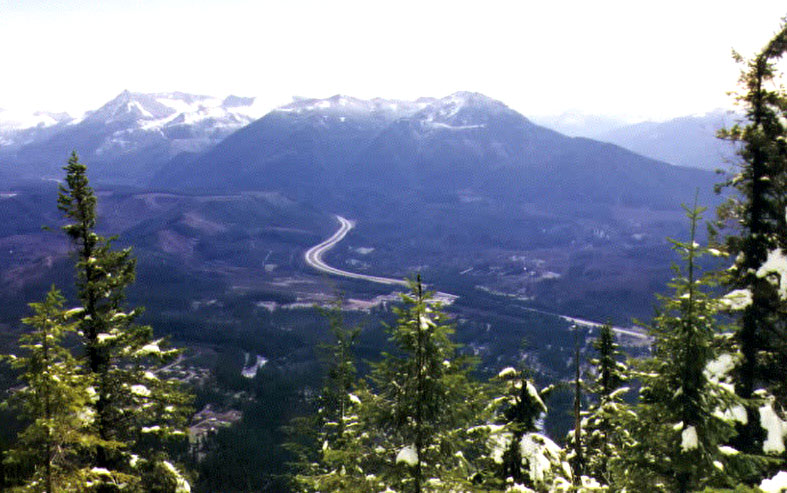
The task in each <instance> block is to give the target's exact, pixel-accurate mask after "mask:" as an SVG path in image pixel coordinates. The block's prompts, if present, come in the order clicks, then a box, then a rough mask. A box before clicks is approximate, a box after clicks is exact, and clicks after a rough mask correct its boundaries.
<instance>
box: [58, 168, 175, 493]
mask: <svg viewBox="0 0 787 493" xmlns="http://www.w3.org/2000/svg"><path fill="white" fill-rule="evenodd" d="M64 169H65V171H66V180H65V181H66V184H65V185H64V186H61V187H60V195H59V197H58V207H59V209H60V210H61V211H62V212H63V213H64V215H65V217H66V219H67V220H68V221H69V223H68V224H67V225H66V226H64V227H63V230H64V231H65V232H66V234H67V235H68V236H69V238H71V240H72V241H73V244H74V245H75V248H76V256H77V262H76V271H77V281H76V284H77V291H78V297H79V300H80V301H81V303H82V307H83V310H82V311H81V312H80V314H79V325H78V330H79V333H80V334H81V335H82V336H83V341H84V347H85V364H84V366H85V369H86V370H87V371H88V374H89V376H90V378H91V379H92V381H93V386H94V387H95V391H96V398H95V399H94V401H93V402H92V403H91V407H92V409H93V411H94V413H95V421H94V425H93V426H94V430H95V433H96V434H97V436H98V438H99V442H98V445H97V446H96V447H95V466H96V469H97V470H99V471H102V472H104V471H105V473H103V474H102V475H101V477H100V478H99V479H98V480H96V481H95V482H94V483H95V484H94V486H95V488H96V489H97V490H99V491H116V490H118V489H119V488H120V485H121V484H126V485H128V484H137V485H141V486H140V487H144V488H146V489H148V491H153V490H150V489H149V488H150V485H151V484H152V483H157V484H166V483H172V484H179V483H178V479H172V478H175V473H173V472H172V471H173V470H174V467H172V465H171V464H170V463H169V462H168V461H167V460H166V454H165V452H164V447H165V445H166V444H167V443H168V442H170V441H172V440H183V439H185V431H184V426H185V421H186V417H187V415H188V412H189V410H188V407H187V404H188V402H189V396H188V394H187V393H185V392H184V390H183V387H182V385H181V384H180V383H179V382H178V381H177V380H175V379H173V378H167V376H166V375H165V374H163V373H162V372H161V371H160V369H161V368H162V366H163V365H164V363H166V362H168V361H170V360H172V359H173V358H175V357H177V355H178V351H175V350H164V349H163V348H162V345H163V342H162V341H161V340H155V339H154V338H153V330H152V329H151V328H150V327H149V326H146V325H139V324H137V323H136V319H137V317H138V316H139V315H140V314H141V309H139V308H135V309H130V310H128V309H126V308H125V306H124V304H125V303H124V301H125V290H126V288H127V287H128V286H129V285H130V284H131V283H132V282H134V279H135V272H136V260H135V259H134V257H133V256H132V255H131V250H130V249H128V248H126V249H122V250H116V249H114V248H113V244H112V242H113V239H112V238H110V239H106V238H104V237H102V236H99V235H98V234H96V232H95V228H96V205H97V200H96V196H95V193H94V192H93V189H92V188H91V187H90V185H89V182H88V178H87V175H86V171H87V168H86V167H85V166H84V165H83V164H81V163H80V162H79V158H78V156H77V154H76V152H74V153H73V154H72V155H71V157H70V159H69V161H68V165H67V166H66V167H65V168H64ZM151 449H152V450H159V451H160V452H159V453H158V454H151V453H150V451H151ZM165 476H166V477H169V478H170V479H171V480H169V479H167V480H165V479H164V477H165ZM156 477H158V478H159V479H151V478H156ZM151 482H152V483H151ZM145 485H148V486H145Z"/></svg>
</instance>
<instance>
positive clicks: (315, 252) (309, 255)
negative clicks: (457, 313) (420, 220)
mask: <svg viewBox="0 0 787 493" xmlns="http://www.w3.org/2000/svg"><path fill="white" fill-rule="evenodd" d="M336 219H337V220H338V221H339V229H338V230H337V231H336V232H335V233H334V234H333V236H331V237H330V238H328V239H327V240H325V241H323V242H322V243H320V244H319V245H315V246H313V247H311V248H309V249H308V250H307V251H306V254H305V255H304V259H305V260H306V263H307V264H309V265H311V266H312V267H314V268H315V269H317V270H320V271H322V272H325V273H327V274H332V275H335V276H343V277H350V278H352V279H363V280H365V281H370V282H376V283H379V284H388V285H397V286H405V287H406V286H408V284H407V281H403V280H401V279H392V278H390V277H380V276H369V275H366V274H358V273H356V272H349V271H346V270H341V269H337V268H336V267H331V266H330V265H328V264H326V263H325V262H324V261H323V260H322V256H323V255H324V254H325V252H327V251H328V250H330V249H331V248H333V247H335V246H336V244H337V243H339V242H340V241H342V240H343V239H344V237H345V236H347V233H349V232H350V230H351V229H353V227H354V226H355V224H354V223H353V222H352V221H350V220H348V219H346V218H344V217H342V216H339V215H337V216H336ZM435 297H436V298H438V299H440V301H443V302H448V303H449V304H450V302H452V301H453V300H455V299H456V298H458V296H456V295H453V294H448V293H443V292H437V293H435ZM523 308H524V307H523ZM524 309H525V310H528V311H532V312H538V313H543V314H546V315H552V316H555V317H560V318H562V319H563V320H565V321H567V322H571V323H575V324H578V325H584V326H586V327H591V328H598V327H601V324H600V323H598V322H591V321H590V320H583V319H580V318H574V317H569V316H567V315H560V314H558V313H550V312H546V311H542V310H538V309H535V308H524ZM612 330H613V331H614V332H616V333H618V334H621V335H627V336H630V337H636V338H639V339H649V337H648V336H647V335H646V334H644V333H642V332H640V331H637V330H636V329H631V328H624V327H613V328H612Z"/></svg>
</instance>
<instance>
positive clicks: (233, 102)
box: [0, 91, 264, 183]
mask: <svg viewBox="0 0 787 493" xmlns="http://www.w3.org/2000/svg"><path fill="white" fill-rule="evenodd" d="M263 112H264V109H262V108H260V107H259V106H258V105H255V99H254V98H241V97H238V96H229V97H227V98H224V99H220V98H214V97H210V96H201V95H193V94H186V93H181V92H173V93H153V94H145V93H133V92H129V91H123V92H122V93H121V94H119V95H118V96H117V97H116V98H114V99H113V100H111V101H109V102H108V103H106V104H105V105H103V106H102V107H100V108H98V109H96V110H94V111H90V112H88V113H86V114H85V115H84V116H83V117H82V118H79V119H71V118H70V117H69V118H66V117H61V118H60V119H57V118H55V116H52V115H45V114H42V115H40V120H41V122H40V123H38V124H37V126H33V127H29V126H28V128H24V127H21V126H20V125H17V127H16V128H14V127H12V126H11V124H9V125H8V128H9V129H10V130H9V131H8V132H6V133H0V138H3V139H4V140H5V141H6V148H5V149H3V150H0V166H4V167H9V168H10V167H13V168H15V169H16V170H17V171H19V172H21V173H22V174H23V175H29V176H30V177H39V178H40V177H43V178H53V177H57V176H59V174H60V167H61V166H62V163H63V162H64V160H65V159H67V158H68V155H69V154H70V152H71V150H73V149H76V150H77V152H79V154H80V156H81V157H82V159H83V161H84V162H86V163H87V164H89V165H91V168H92V169H93V170H94V173H95V175H96V176H97V178H98V179H100V180H104V181H112V182H120V183H136V182H139V181H140V178H141V176H142V175H146V176H145V178H148V177H149V174H150V173H152V170H153V169H154V168H155V167H156V166H160V165H163V164H164V163H166V162H167V161H169V160H170V159H171V158H173V157H174V156H176V155H178V154H180V153H184V152H189V153H196V152H201V151H203V150H205V149H207V148H209V147H210V146H212V145H215V144H216V143H218V142H219V141H220V140H222V139H223V138H224V137H226V136H227V135H229V134H230V133H232V132H233V131H235V130H237V129H238V128H241V127H243V126H245V125H247V124H248V123H250V122H252V121H254V120H255V119H256V118H259V117H260V116H261V115H262V113H263ZM1 116H2V115H0V117H1ZM44 116H48V117H49V119H44ZM6 121H11V120H6ZM20 127H21V128H20ZM2 128H3V127H0V131H2ZM42 130H46V131H42ZM10 142H13V143H14V145H11V144H10Z"/></svg>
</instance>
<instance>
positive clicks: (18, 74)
mask: <svg viewBox="0 0 787 493" xmlns="http://www.w3.org/2000/svg"><path fill="white" fill-rule="evenodd" d="M785 14H787V4H785V2H784V1H783V0H779V1H775V0H774V1H771V0H749V1H748V2H743V1H741V0H738V1H735V2H733V1H727V0H715V1H705V0H681V1H672V0H667V1H664V0H662V1H650V2H642V1H637V0H627V1H604V0H594V1H588V0H580V1H559V0H554V1H551V2H547V1H543V0H538V1H530V0H520V1H495V0H486V1H476V2H465V1H461V0H453V1H429V0H420V1H409V0H396V1H392V2H387V1H385V2H384V1H373V0H362V1H344V0H318V1H305V0H304V1H300V0H281V1H259V0H257V1H244V0H221V1H208V0H101V1H65V0H60V1H58V0H0V46H2V49H1V50H0V70H2V76H0V107H2V108H11V109H46V110H58V111H60V110H66V111H70V112H72V113H76V112H80V111H85V110H88V109H94V108H97V107H98V106H100V105H102V104H103V103H105V102H106V101H108V100H109V99H111V98H113V97H114V96H115V95H117V94H118V93H119V92H120V91H122V90H123V89H129V90H131V91H137V92H163V91H175V90H179V91H184V92H192V93H198V94H210V95H216V96H226V95H228V94H237V95H241V96H257V97H258V98H260V99H261V100H262V101H263V102H264V103H265V105H267V106H270V107H273V106H276V105H280V104H284V103H286V102H288V101H290V100H291V97H292V96H293V95H296V96H309V97H328V96H331V95H333V94H337V93H342V94H348V95H352V96H357V97H362V98H370V97H375V96H380V97H387V98H400V99H414V98H417V97H419V96H437V97H439V96H445V95H447V94H450V93H452V92H455V91H459V90H469V91H478V92H482V93H484V94H486V95H488V96H491V97H493V98H496V99H499V100H501V101H503V102H504V103H506V104H508V105H509V106H510V107H512V108H514V109H516V110H517V111H520V112H521V113H523V114H525V115H549V114H560V113H562V112H564V111H580V112H584V113H589V114H604V115H610V116H623V117H626V118H629V119H643V118H647V119H665V118H669V117H674V116H679V115H685V114H693V113H703V112H705V111H708V110H711V109H714V108H717V107H721V106H729V105H730V101H731V98H730V97H729V96H727V95H726V93H727V92H728V91H730V90H733V89H735V87H736V80H737V77H738V73H739V67H738V66H736V64H735V63H734V62H733V61H732V59H731V56H730V54H731V50H732V49H736V50H737V51H739V52H741V53H742V54H744V55H751V54H753V53H755V52H756V51H757V50H759V49H760V48H761V47H762V46H763V45H764V44H765V43H766V42H767V41H768V40H769V39H770V37H771V35H772V34H773V33H774V32H776V30H777V29H778V27H779V23H780V19H781V18H782V17H783V16H784V15H785Z"/></svg>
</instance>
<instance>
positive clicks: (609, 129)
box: [538, 109, 743, 171]
mask: <svg viewBox="0 0 787 493" xmlns="http://www.w3.org/2000/svg"><path fill="white" fill-rule="evenodd" d="M742 120H743V117H742V116H741V115H739V114H736V113H734V112H731V111H727V110H720V109H717V110H714V111H710V112H708V113H705V114H703V115H691V116H682V117H679V118H673V119H670V120H666V121H661V122H653V121H644V122H639V123H634V124H628V123H626V122H624V121H622V120H615V119H611V118H606V117H603V116H594V115H585V114H581V113H564V114H562V115H559V116H557V117H539V118H538V122H539V123H540V124H542V125H544V126H546V127H548V128H551V129H554V130H557V131H559V132H562V133H565V134H566V135H573V136H583V137H589V138H592V139H595V140H600V141H604V142H610V143H613V144H616V145H619V146H621V147H624V148H626V149H628V150H630V151H633V152H635V153H637V154H641V155H643V156H647V157H649V158H652V159H656V160H658V161H663V162H665V163H670V164H675V165H678V166H686V167H691V168H700V169H707V170H711V171H713V170H716V169H723V170H728V169H730V167H731V164H732V163H734V162H735V160H736V155H735V147H734V145H733V144H731V143H729V142H727V141H724V140H721V139H719V138H718V137H717V136H716V135H717V133H718V131H719V130H721V129H722V128H729V127H731V126H732V125H734V124H736V123H739V122H740V121H742Z"/></svg>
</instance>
